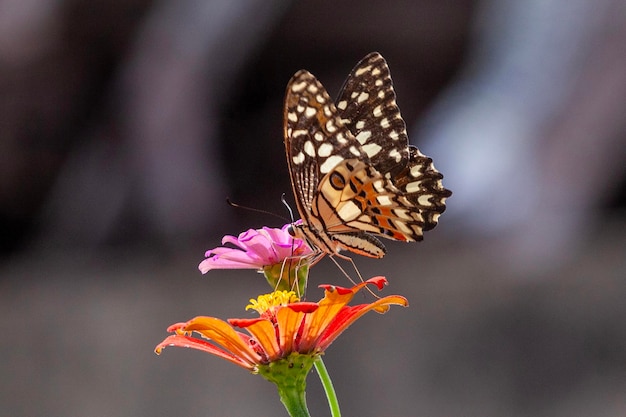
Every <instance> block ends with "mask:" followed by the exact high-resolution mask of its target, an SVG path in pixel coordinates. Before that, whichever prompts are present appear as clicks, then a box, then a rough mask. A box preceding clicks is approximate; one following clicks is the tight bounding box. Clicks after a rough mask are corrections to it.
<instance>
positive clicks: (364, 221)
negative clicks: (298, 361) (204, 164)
mask: <svg viewBox="0 0 626 417" xmlns="http://www.w3.org/2000/svg"><path fill="white" fill-rule="evenodd" d="M283 120H284V138H285V151H286V154H287V164H288V167H289V174H290V178H291V184H292V188H293V192H294V196H295V200H296V207H297V209H298V212H299V214H300V217H301V220H300V221H298V222H296V223H293V224H292V225H291V227H290V232H291V233H292V235H294V236H296V237H299V238H301V239H303V240H305V241H307V242H308V243H309V245H310V246H311V247H312V248H313V249H314V250H315V251H316V252H318V253H319V254H320V255H321V256H323V255H326V254H328V255H339V252H340V251H341V250H349V251H351V252H354V253H357V254H359V255H364V256H368V257H372V258H382V257H383V256H384V255H385V253H386V249H385V246H384V245H383V243H382V242H381V241H380V240H379V239H377V237H376V236H379V237H384V238H388V239H393V240H399V241H420V240H422V239H423V232H424V231H427V230H430V229H432V228H433V227H435V226H436V225H437V221H438V219H439V216H440V215H441V213H443V212H444V210H445V208H446V206H445V200H446V198H447V197H449V196H450V195H451V194H452V193H451V192H450V191H449V190H447V189H445V188H444V187H443V185H442V182H441V180H442V178H443V175H442V174H440V173H439V172H438V171H437V170H436V169H435V167H434V166H433V163H432V159H431V158H429V157H427V156H425V155H423V154H422V153H421V152H420V151H419V150H418V149H417V148H416V147H415V146H412V145H409V141H408V136H407V134H406V125H405V123H404V120H403V119H402V116H401V115H400V109H399V108H398V105H397V104H396V94H395V92H394V88H393V84H392V81H391V76H390V72H389V67H388V66H387V62H386V61H385V59H384V58H383V57H382V56H381V55H380V54H379V53H377V52H373V53H370V54H369V55H367V56H366V57H365V58H363V59H362V60H361V61H360V62H359V63H358V64H356V66H355V67H354V68H353V69H352V72H351V73H350V75H349V76H348V78H347V79H346V81H345V82H344V85H343V87H342V88H341V91H340V93H339V98H338V99H337V100H336V101H333V100H332V99H331V98H330V96H329V95H328V92H327V91H326V89H325V88H324V86H322V84H321V83H320V82H319V81H318V80H317V79H316V78H315V76H313V75H312V74H311V73H310V72H308V71H306V70H300V71H298V72H297V73H296V74H295V75H294V76H293V77H292V78H291V80H290V81H289V83H288V85H287V91H286V94H285V105H284V114H283ZM339 256H340V257H343V256H342V255H339Z"/></svg>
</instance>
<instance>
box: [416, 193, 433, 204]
mask: <svg viewBox="0 0 626 417" xmlns="http://www.w3.org/2000/svg"><path fill="white" fill-rule="evenodd" d="M430 197H431V196H430V195H428V194H424V195H421V196H419V198H418V199H417V202H418V203H419V204H420V205H422V206H432V203H431V202H430V201H428V199H429V198H430Z"/></svg>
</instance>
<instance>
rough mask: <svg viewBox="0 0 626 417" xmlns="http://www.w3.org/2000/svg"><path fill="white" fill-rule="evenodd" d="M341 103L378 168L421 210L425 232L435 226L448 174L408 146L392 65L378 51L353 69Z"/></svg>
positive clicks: (343, 114)
mask: <svg viewBox="0 0 626 417" xmlns="http://www.w3.org/2000/svg"><path fill="white" fill-rule="evenodd" d="M336 103H337V108H338V110H339V113H340V115H341V119H342V121H343V122H344V124H345V126H346V127H347V128H348V130H350V132H351V133H352V134H353V135H354V136H355V138H356V139H357V140H358V142H359V144H360V145H361V146H362V149H363V150H364V151H365V152H366V153H367V156H368V157H369V159H370V161H371V163H372V165H373V166H374V168H376V170H377V171H378V172H380V173H381V174H382V175H384V176H386V177H387V178H389V179H390V180H391V181H392V183H393V184H394V185H395V186H396V187H397V188H398V189H399V190H400V191H401V192H402V193H403V194H404V195H405V196H406V198H407V199H408V200H409V201H411V202H412V203H413V204H414V205H415V207H416V209H417V210H419V211H420V213H421V214H422V217H423V219H424V226H423V229H424V230H430V229H432V228H433V227H435V226H436V225H437V221H438V218H439V216H440V215H441V213H443V212H444V210H445V200H446V198H447V197H449V196H450V195H451V194H452V193H451V192H450V191H449V190H447V189H445V188H444V187H443V184H442V182H441V180H442V178H443V175H441V174H440V173H439V172H438V171H437V170H436V169H435V167H434V165H433V163H432V159H431V158H429V157H427V156H425V155H423V154H422V153H421V152H420V151H419V149H418V148H417V147H415V146H411V145H409V140H408V136H407V133H406V124H405V122H404V120H403V119H402V116H401V114H400V109H399V108H398V105H397V103H396V94H395V91H394V88H393V83H392V81H391V74H390V71H389V67H388V66H387V62H386V61H385V59H384V58H383V57H382V56H381V55H380V54H379V53H378V52H372V53H370V54H369V55H367V56H366V57H365V58H363V59H362V60H361V61H360V62H359V63H358V64H357V65H356V66H355V67H354V68H353V69H352V71H351V73H350V75H349V76H348V78H347V79H346V81H345V83H344V85H343V87H342V89H341V92H340V93H339V98H338V99H337V101H336Z"/></svg>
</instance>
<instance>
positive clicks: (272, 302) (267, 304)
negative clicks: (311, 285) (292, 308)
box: [246, 291, 300, 314]
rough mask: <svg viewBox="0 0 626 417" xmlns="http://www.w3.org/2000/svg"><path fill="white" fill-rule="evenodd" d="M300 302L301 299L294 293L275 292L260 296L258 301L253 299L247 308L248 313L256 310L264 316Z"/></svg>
mask: <svg viewBox="0 0 626 417" xmlns="http://www.w3.org/2000/svg"><path fill="white" fill-rule="evenodd" d="M298 301H300V299H299V298H298V296H297V295H296V293H295V292H294V291H274V292H273V293H270V294H263V295H259V296H258V297H257V299H256V300H255V299H254V298H251V299H250V304H248V305H247V306H246V311H247V310H255V311H256V312H257V313H259V314H264V313H265V312H267V310H270V309H272V308H275V307H281V306H286V305H287V304H291V303H297V302H298Z"/></svg>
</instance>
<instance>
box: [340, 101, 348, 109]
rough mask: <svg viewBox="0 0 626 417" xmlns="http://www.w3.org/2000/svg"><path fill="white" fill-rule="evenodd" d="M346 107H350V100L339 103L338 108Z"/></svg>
mask: <svg viewBox="0 0 626 417" xmlns="http://www.w3.org/2000/svg"><path fill="white" fill-rule="evenodd" d="M346 107H348V102H347V101H345V100H343V101H340V102H339V103H337V108H338V109H341V110H345V109H346Z"/></svg>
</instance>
